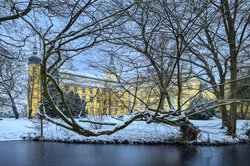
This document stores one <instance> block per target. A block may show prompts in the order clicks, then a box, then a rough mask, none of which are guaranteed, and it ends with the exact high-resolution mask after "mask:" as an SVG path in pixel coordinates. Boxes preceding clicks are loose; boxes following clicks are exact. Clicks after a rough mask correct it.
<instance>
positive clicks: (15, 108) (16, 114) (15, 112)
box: [8, 91, 19, 119]
mask: <svg viewBox="0 0 250 166" xmlns="http://www.w3.org/2000/svg"><path fill="white" fill-rule="evenodd" d="M8 95H9V98H10V101H11V108H12V111H13V113H14V115H15V118H16V119H18V118H19V113H18V111H17V107H16V103H15V101H14V99H13V97H12V95H11V93H10V92H9V91H8Z"/></svg>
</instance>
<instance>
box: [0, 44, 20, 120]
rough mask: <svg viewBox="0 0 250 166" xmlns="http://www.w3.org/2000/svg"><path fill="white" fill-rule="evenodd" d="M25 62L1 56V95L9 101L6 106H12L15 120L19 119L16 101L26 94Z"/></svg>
mask: <svg viewBox="0 0 250 166" xmlns="http://www.w3.org/2000/svg"><path fill="white" fill-rule="evenodd" d="M0 52H1V53H2V54H4V55H6V56H8V57H11V56H12V55H13V54H14V53H13V52H11V51H6V49H5V50H2V49H1V48H0ZM23 62H24V61H23V60H22V59H21V58H18V59H9V58H5V56H0V95H1V96H2V97H3V96H4V97H5V98H7V99H8V100H7V101H5V103H4V104H6V105H9V106H11V108H12V110H13V113H14V115H15V118H16V119H18V118H19V113H18V108H17V106H16V99H17V98H18V97H19V96H20V95H21V94H22V93H23V92H24V89H25V85H24V82H25V77H24V74H23V67H24V63H23Z"/></svg>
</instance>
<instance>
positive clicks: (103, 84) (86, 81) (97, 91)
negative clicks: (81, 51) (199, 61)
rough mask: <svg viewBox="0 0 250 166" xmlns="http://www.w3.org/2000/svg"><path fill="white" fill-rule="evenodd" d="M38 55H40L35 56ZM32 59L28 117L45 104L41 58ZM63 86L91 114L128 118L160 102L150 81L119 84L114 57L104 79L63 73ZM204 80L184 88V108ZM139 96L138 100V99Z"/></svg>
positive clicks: (174, 103)
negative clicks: (81, 101)
mask: <svg viewBox="0 0 250 166" xmlns="http://www.w3.org/2000/svg"><path fill="white" fill-rule="evenodd" d="M35 55H36V54H35ZM35 55H34V56H32V57H30V58H29V67H28V74H29V80H28V95H27V96H28V111H27V112H28V116H29V117H32V116H34V115H35V113H36V110H37V109H38V106H39V102H40V101H41V90H42V89H41V77H40V68H41V60H40V58H38V57H37V56H35ZM58 75H59V79H58V80H59V85H60V87H61V89H63V91H64V92H75V93H77V94H78V95H79V97H80V98H81V100H83V101H84V103H85V110H86V111H87V112H88V115H124V114H129V113H131V112H132V111H135V110H145V109H147V107H146V106H149V107H150V108H153V109H156V108H157V106H158V102H159V90H158V89H157V88H156V87H154V86H153V85H151V83H150V81H147V80H145V78H144V79H142V80H139V82H140V81H141V82H140V83H139V86H138V87H135V86H134V85H135V84H136V83H135V81H134V80H133V79H132V80H130V81H126V82H118V81H117V79H116V78H117V76H119V74H118V73H117V71H116V67H115V65H114V59H113V57H111V59H110V63H109V66H108V68H107V71H106V72H105V73H104V74H103V76H96V75H91V74H85V73H80V72H76V71H69V70H60V71H59V72H58ZM200 84H201V83H200V81H199V80H198V79H196V78H192V79H190V80H189V81H187V82H186V83H184V85H183V90H182V98H181V102H182V103H183V107H182V109H186V108H187V107H188V105H189V102H187V101H188V100H189V99H190V97H193V96H195V95H196V94H197V93H198V92H199V90H200ZM169 91H171V92H172V94H171V96H170V100H171V105H172V107H173V108H175V109H176V108H177V94H176V93H175V92H176V91H177V87H175V86H174V85H173V86H171V87H170V90H169ZM203 93H204V95H205V96H206V97H213V94H212V93H211V92H203ZM135 96H136V97H135ZM170 108H171V107H170V106H169V105H168V102H167V100H165V102H164V109H165V110H170Z"/></svg>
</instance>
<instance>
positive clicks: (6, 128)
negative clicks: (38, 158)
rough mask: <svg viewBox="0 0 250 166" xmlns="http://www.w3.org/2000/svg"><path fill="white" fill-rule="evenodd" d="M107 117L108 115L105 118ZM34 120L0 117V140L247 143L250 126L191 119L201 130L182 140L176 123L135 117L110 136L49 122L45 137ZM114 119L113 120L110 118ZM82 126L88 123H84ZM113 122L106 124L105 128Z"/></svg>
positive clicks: (247, 121)
mask: <svg viewBox="0 0 250 166" xmlns="http://www.w3.org/2000/svg"><path fill="white" fill-rule="evenodd" d="M108 120H109V119H108ZM35 121H36V120H29V119H26V118H24V119H19V120H15V119H3V120H1V121H0V141H11V140H23V139H24V140H40V141H54V142H65V143H92V144H93V143H96V144H197V145H226V144H235V143H249V142H250V139H249V138H248V136H247V135H246V130H247V129H248V128H249V127H250V120H238V121H237V136H236V137H235V138H232V136H228V135H225V132H226V129H220V123H221V120H220V119H216V118H215V119H211V120H191V122H192V123H194V125H196V126H198V127H199V128H200V130H201V132H200V133H199V135H198V138H197V140H195V141H192V142H185V141H182V140H181V139H180V137H181V133H180V131H179V129H178V127H174V126H169V125H164V124H154V123H152V124H146V123H145V122H142V121H135V122H133V123H132V124H131V125H130V126H128V127H127V128H125V129H123V130H121V131H118V132H116V133H114V134H112V135H110V136H108V135H102V136H97V137H84V136H81V135H78V134H76V133H74V132H71V131H67V130H65V129H62V128H60V127H58V126H55V125H53V124H50V123H45V124H44V137H43V138H41V137H40V136H39V130H38V126H39V125H37V124H36V122H35ZM113 121H115V120H113ZM85 127H88V126H87V125H86V126H85ZM107 128H112V126H105V129H107Z"/></svg>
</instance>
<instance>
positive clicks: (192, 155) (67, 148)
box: [0, 141, 250, 166]
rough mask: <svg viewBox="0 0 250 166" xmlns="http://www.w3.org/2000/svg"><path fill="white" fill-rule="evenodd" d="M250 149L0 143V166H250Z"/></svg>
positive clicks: (234, 147) (240, 147) (237, 147)
mask: <svg viewBox="0 0 250 166" xmlns="http://www.w3.org/2000/svg"><path fill="white" fill-rule="evenodd" d="M249 156H250V145H230V146H219V147H215V146H211V147H208V146H198V147H195V148H194V147H193V146H184V145H183V146H180V145H179V146H177V145H91V144H64V143H52V142H29V141H11V142H0V165H1V166H2V165H3V166H9V165H10V166H11V165H13V166H16V165H25V166H40V165H48V166H49V165H51V166H57V165H58V166H63V165H73V166H78V165H88V166H91V165H94V166H98V165H101V166H103V165H108V166H112V165H115V166H119V165H121V166H133V165H135V166H140V165H143V166H147V165H153V166H158V165H170V166H171V165H173V166H174V165H177V166H178V165H180V166H181V165H187V166H205V165H216V166H217V165H226V166H230V165H232V166H236V165H241V166H244V165H246V166H249V165H250V162H249V161H248V160H249Z"/></svg>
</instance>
